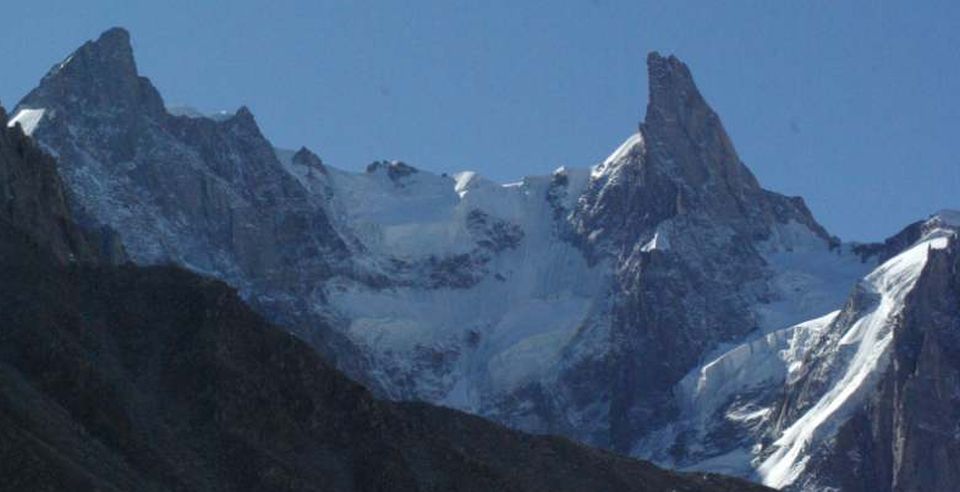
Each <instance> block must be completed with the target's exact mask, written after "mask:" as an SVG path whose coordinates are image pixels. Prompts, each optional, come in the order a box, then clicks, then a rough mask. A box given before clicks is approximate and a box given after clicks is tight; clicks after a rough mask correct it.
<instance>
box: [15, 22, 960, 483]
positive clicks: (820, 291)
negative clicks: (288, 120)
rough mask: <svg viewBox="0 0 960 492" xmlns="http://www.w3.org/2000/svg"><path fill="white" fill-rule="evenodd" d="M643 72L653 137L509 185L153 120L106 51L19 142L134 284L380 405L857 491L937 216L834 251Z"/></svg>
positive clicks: (688, 103)
mask: <svg viewBox="0 0 960 492" xmlns="http://www.w3.org/2000/svg"><path fill="white" fill-rule="evenodd" d="M647 65H648V68H649V77H650V83H649V86H650V94H649V101H648V107H647V113H646V116H645V119H644V121H643V122H641V123H640V124H639V126H638V128H636V129H635V131H633V132H629V129H627V130H628V131H627V132H625V133H630V135H629V136H628V137H627V138H626V140H625V141H624V142H623V143H622V144H621V145H620V146H618V147H616V150H615V151H614V152H613V153H612V154H611V155H610V156H609V157H607V158H606V159H604V160H602V161H601V162H599V163H597V164H596V165H594V166H586V167H584V168H582V169H569V168H560V169H558V170H557V171H555V172H554V173H553V174H551V175H549V176H534V177H527V178H524V179H522V180H521V181H519V182H516V183H510V184H506V185H501V184H497V183H493V182H491V181H489V180H486V179H484V178H483V177H481V176H479V175H477V174H476V173H473V172H459V173H454V174H449V175H447V174H443V175H436V174H433V173H430V172H427V171H423V170H418V169H416V168H415V167H412V166H410V165H408V164H405V163H402V162H376V163H373V164H371V165H370V166H368V168H367V169H366V172H362V173H353V172H347V171H342V170H339V169H336V168H335V167H332V166H330V165H328V164H326V163H324V162H323V161H322V160H321V159H320V157H318V156H317V155H316V154H314V153H313V152H311V151H309V150H308V149H305V148H303V149H300V150H299V151H296V152H294V151H287V150H282V149H275V148H273V147H272V145H271V144H270V143H269V141H268V140H267V139H266V138H265V137H264V136H263V134H262V133H261V132H260V130H259V128H258V127H257V125H256V122H255V120H254V118H253V115H252V114H251V113H250V112H249V111H248V110H246V109H245V108H241V109H240V110H238V111H237V112H236V114H234V115H231V116H229V117H223V116H222V115H216V116H214V117H205V116H203V115H200V114H198V113H196V112H195V111H190V110H184V109H183V108H179V109H177V110H173V111H171V110H168V109H166V108H165V106H164V103H163V100H162V99H161V97H160V95H159V94H158V93H157V91H156V90H155V89H154V88H153V86H152V85H151V84H150V82H149V81H148V80H147V79H146V78H143V77H141V76H140V75H139V74H138V73H137V70H136V65H135V62H134V60H133V53H132V49H131V48H130V45H129V37H128V34H127V33H126V32H125V31H123V30H122V29H112V30H110V31H107V32H106V33H104V34H103V35H102V36H101V37H100V38H99V39H98V40H96V41H92V42H89V43H87V44H85V45H84V46H82V47H81V48H80V49H78V50H77V51H76V52H75V53H74V54H72V55H70V56H69V57H68V58H67V59H66V60H64V61H63V62H62V63H60V64H58V65H56V66H54V68H53V69H52V70H51V71H50V72H49V73H48V74H47V75H46V76H45V77H44V78H43V80H42V81H41V83H40V85H39V86H38V87H37V88H36V89H35V90H34V91H32V92H31V93H30V94H28V95H27V96H26V97H25V98H24V99H23V100H22V101H21V102H20V104H19V105H18V106H17V108H16V110H15V111H14V113H13V116H12V117H11V119H10V124H11V125H13V124H20V126H21V127H22V128H23V130H24V131H25V132H26V133H28V134H30V135H32V136H33V138H35V139H36V140H37V141H38V142H40V143H41V144H42V145H43V146H44V147H45V148H47V149H48V150H50V151H51V152H52V153H54V154H55V155H57V156H58V158H59V160H58V162H59V165H60V170H61V173H62V175H63V176H64V180H65V181H66V183H67V185H68V187H69V189H70V190H71V193H72V194H71V197H70V198H71V199H72V201H73V202H74V203H75V206H76V207H78V208H80V209H81V210H82V213H83V214H84V215H86V216H88V217H89V220H91V221H98V222H100V223H102V224H104V225H105V226H109V227H110V228H112V229H114V230H116V231H117V232H118V233H119V235H120V239H121V241H122V243H123V247H124V248H125V250H126V251H127V254H128V255H129V256H130V258H132V259H133V260H134V261H136V262H139V263H143V264H151V263H163V262H171V261H172V262H176V263H178V264H181V265H183V266H186V267H188V268H191V269H193V270H195V271H198V272H201V273H204V274H208V275H213V276H216V277H219V278H222V279H224V280H225V281H227V282H229V283H231V284H232V285H234V286H236V287H237V288H238V289H239V290H240V292H241V294H242V295H243V296H244V297H245V298H246V299H248V300H249V301H250V302H251V303H252V304H253V305H254V306H255V307H256V308H258V309H259V310H260V311H261V312H263V313H265V314H266V315H268V316H269V317H271V318H272V319H273V320H274V321H277V322H279V323H281V324H284V325H286V326H288V327H289V328H290V329H291V330H292V331H294V332H295V333H297V334H298V335H299V336H301V337H302V338H304V339H305V340H307V341H309V342H311V343H312V344H313V345H314V347H315V348H317V349H318V350H320V351H321V352H322V353H324V354H325V355H326V356H327V357H328V358H330V359H331V360H333V361H334V362H335V363H336V364H337V365H338V367H340V368H341V369H343V370H345V371H346V372H348V374H350V375H352V376H353V377H355V378H357V379H360V380H362V381H363V382H365V383H367V384H368V385H369V386H371V388H372V389H373V390H374V391H375V392H377V393H379V394H381V395H385V396H388V397H391V398H395V399H419V400H426V401H429V402H434V403H440V404H443V405H447V406H451V407H454V408H458V409H462V410H467V411H470V412H473V413H477V414H480V415H483V416H486V417H489V418H492V419H494V420H498V421H500V422H503V423H505V424H507V425H510V426H513V427H516V428H519V429H523V430H529V431H534V432H545V433H559V434H564V435H567V436H570V437H573V438H575V439H578V440H581V441H584V442H587V443H590V444H594V445H599V446H603V447H608V448H611V449H614V450H617V451H620V452H629V453H633V454H636V455H639V456H644V457H649V458H653V459H655V460H657V461H659V462H661V463H665V464H669V465H672V466H676V467H684V468H690V469H698V470H699V469H706V470H717V471H723V472H727V473H735V474H739V475H742V476H747V477H751V478H754V479H757V480H762V481H764V482H765V483H769V484H773V485H777V486H796V487H800V488H803V487H806V488H817V487H821V486H826V485H828V484H836V483H842V484H843V487H845V488H849V486H848V485H846V483H847V482H845V481H844V480H847V479H848V477H846V476H844V477H841V476H840V475H838V474H837V473H834V472H831V471H829V470H828V469H827V468H828V467H827V466H826V465H824V464H823V463H827V462H829V461H830V460H831V459H833V458H830V457H831V456H833V454H836V453H839V452H841V450H847V449H848V448H844V447H842V446H841V443H838V436H842V435H844V434H843V432H845V430H846V429H849V426H850V425H853V424H849V423H850V422H852V421H854V420H855V419H857V418H860V417H858V415H861V414H862V413H863V412H869V411H871V410H868V408H873V407H870V405H873V406H874V407H876V408H878V410H876V411H875V412H874V413H875V414H876V413H877V412H882V411H887V410H889V409H887V408H886V407H883V408H881V407H882V405H880V406H877V405H879V404H878V403H870V402H872V401H885V400H876V398H878V397H875V395H876V394H877V391H881V389H878V388H886V387H887V386H884V385H893V386H891V388H897V386H896V384H894V383H889V384H888V383H886V381H888V380H889V379H890V378H891V377H893V376H890V374H891V371H893V370H894V369H893V368H896V367H898V366H897V365H896V364H889V360H890V359H891V357H892V356H891V355H890V353H891V352H895V351H896V350H895V349H896V347H897V336H896V334H897V333H899V332H898V331H897V330H898V326H899V325H898V323H901V321H897V320H899V319H900V318H899V316H901V313H903V312H905V310H906V309H907V308H908V307H909V305H910V302H909V300H910V299H911V293H912V292H913V291H914V290H915V289H917V288H919V287H918V286H920V285H922V284H923V281H922V279H923V277H924V276H925V274H924V273H923V272H926V271H927V270H928V269H929V268H927V267H925V265H926V264H927V263H929V262H928V261H927V258H928V256H929V257H931V258H933V257H939V256H938V255H940V253H930V254H929V255H928V252H927V250H928V249H929V248H930V247H934V248H940V249H943V250H944V251H948V250H950V251H952V249H951V248H952V246H949V245H948V243H949V242H950V241H951V240H950V237H952V236H951V234H953V232H952V231H953V229H952V225H951V224H953V223H954V222H953V221H954V220H955V217H954V216H952V215H950V214H948V213H944V214H940V215H937V216H936V217H935V218H933V219H931V220H929V221H927V222H924V223H921V224H915V225H913V226H911V227H910V228H908V229H907V230H906V231H905V232H904V233H902V234H901V235H898V236H896V237H894V238H891V240H889V241H888V242H887V243H885V244H883V245H850V244H844V243H842V242H840V241H839V240H838V239H836V238H834V237H832V236H830V235H829V234H828V233H827V232H826V231H825V230H824V229H823V228H822V227H821V226H820V225H819V224H817V222H816V221H815V219H814V218H813V217H812V215H811V214H810V212H809V210H808V209H807V208H806V206H805V205H804V203H803V200H802V199H800V198H794V197H785V196H782V195H779V194H777V193H774V192H771V191H768V190H765V189H763V188H761V187H760V185H759V184H758V183H757V180H756V179H755V178H754V176H753V175H752V173H751V172H750V171H749V169H748V168H747V167H746V166H745V165H744V164H743V163H742V162H741V161H740V159H739V157H738V156H737V153H736V151H735V149H734V147H733V145H732V143H731V142H730V139H729V137H728V136H727V134H726V132H725V131H724V129H723V126H722V124H721V122H720V119H719V118H718V116H717V115H716V114H715V113H714V112H713V111H712V110H711V108H710V107H709V105H708V104H707V103H706V101H705V100H704V99H703V97H702V96H701V95H700V93H699V91H698V90H697V88H696V86H695V84H694V82H693V78H692V76H691V74H690V72H689V70H688V69H687V67H686V66H685V65H684V64H683V63H681V62H680V61H679V60H677V59H676V58H674V57H672V56H671V57H663V56H661V55H659V54H656V53H653V54H651V55H650V56H649V57H648V59H647ZM611 147H614V146H613V145H612V146H611ZM938 251H939V249H938ZM943 261H947V260H943ZM845 303H846V304H845ZM883 391H894V390H893V389H891V390H883ZM872 398H873V399H872ZM890 398H891V399H895V397H890ZM896 398H899V396H897V397H896ZM897 415H900V414H897ZM864 418H865V417H864ZM957 421H958V419H956V418H954V420H953V422H954V423H956V422H957ZM917 425H919V424H917ZM878 435H879V434H878ZM885 437H886V436H880V437H877V439H883V438H885ZM892 442H894V441H893V438H891V441H890V443H888V445H892V444H891V443H892ZM898 442H899V441H898ZM898 446H899V445H898ZM849 449H850V450H854V449H855V452H857V453H860V456H865V454H864V453H867V452H868V451H867V450H864V449H862V448H854V447H849ZM908 451H909V450H908ZM844 452H846V451H844ZM897 452H906V451H904V450H903V449H902V448H900V447H898V448H897ZM917 452H920V450H918V451H917ZM831 453H832V454H831ZM850 453H854V451H850ZM851 456H852V455H851ZM851 459H852V458H851ZM898 459H900V460H901V461H900V462H904V461H903V460H904V458H903V457H902V456H901V457H900V458H898ZM911 459H913V458H911ZM907 461H908V462H911V463H912V462H913V461H910V460H907ZM888 462H889V463H893V461H892V460H888V461H883V462H877V463H881V464H877V465H875V470H881V469H882V470H887V471H889V470H890V469H892V467H893V466H894V465H892V464H890V465H889V466H888ZM861 469H863V468H862V467H861ZM868 473H869V472H868V471H864V472H862V474H863V475H864V476H866V475H867V474H868ZM878 473H879V472H877V473H874V475H873V476H875V477H880V475H879V474H878ZM898 476H899V475H898ZM944 476H946V475H944ZM877 480H878V481H877V482H876V483H878V484H880V483H888V484H893V483H900V482H894V481H887V482H883V479H882V477H881V478H877ZM943 480H947V478H944V479H943ZM860 481H861V482H862V480H860ZM910 483H914V482H910ZM944 483H954V484H957V483H960V482H944ZM890 487H893V485H890ZM876 490H883V487H880V488H877V489H876ZM928 490H936V489H928ZM943 490H946V489H943Z"/></svg>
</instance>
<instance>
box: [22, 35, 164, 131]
mask: <svg viewBox="0 0 960 492" xmlns="http://www.w3.org/2000/svg"><path fill="white" fill-rule="evenodd" d="M74 104H75V105H78V106H79V107H78V108H77V109H81V110H85V109H92V108H100V109H103V108H117V107H118V106H119V107H124V108H144V109H147V110H148V111H151V112H162V111H163V101H162V99H161V98H160V94H159V93H158V92H157V90H156V89H155V88H154V87H153V86H152V85H151V84H150V81H149V80H147V79H146V78H143V77H140V75H139V74H138V73H137V64H136V61H135V60H134V56H133V47H132V45H131V44H130V33H129V32H127V30H126V29H123V28H121V27H114V28H111V29H108V30H106V31H104V32H103V33H102V34H101V35H100V37H98V38H97V39H96V40H93V41H87V42H86V43H84V44H83V45H82V46H80V48H78V49H77V50H76V51H74V52H73V53H72V54H70V56H68V57H67V58H66V59H65V60H64V61H63V62H61V63H59V64H57V65H54V67H53V68H52V69H51V70H50V71H49V72H48V73H47V74H46V75H45V76H44V77H43V80H41V82H40V86H39V87H37V88H36V89H34V90H33V91H32V92H31V93H30V94H28V95H27V96H26V97H25V98H24V99H23V101H21V102H20V105H22V106H29V107H39V108H43V107H53V106H57V105H68V106H69V105H74Z"/></svg>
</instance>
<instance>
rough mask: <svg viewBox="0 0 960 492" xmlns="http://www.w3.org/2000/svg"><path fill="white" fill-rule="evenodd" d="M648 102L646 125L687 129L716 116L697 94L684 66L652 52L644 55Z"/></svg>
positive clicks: (675, 58) (697, 91) (676, 60)
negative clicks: (645, 59)
mask: <svg viewBox="0 0 960 492" xmlns="http://www.w3.org/2000/svg"><path fill="white" fill-rule="evenodd" d="M647 74H648V78H649V86H650V101H649V103H648V105H647V115H646V118H645V123H646V124H647V125H648V126H649V125H651V124H670V123H679V124H681V125H684V126H686V125H688V124H690V123H691V122H692V121H693V120H696V119H698V117H702V116H715V115H713V110H711V109H710V107H709V105H708V104H707V102H706V101H705V100H704V99H703V96H701V95H700V91H699V90H697V85H696V84H695V83H694V81H693V75H692V74H691V73H690V69H689V68H687V65H686V64H684V63H683V62H682V61H680V60H679V59H678V58H677V57H675V56H673V55H670V56H666V57H665V56H662V55H660V53H658V52H656V51H654V52H651V53H650V54H649V55H647Z"/></svg>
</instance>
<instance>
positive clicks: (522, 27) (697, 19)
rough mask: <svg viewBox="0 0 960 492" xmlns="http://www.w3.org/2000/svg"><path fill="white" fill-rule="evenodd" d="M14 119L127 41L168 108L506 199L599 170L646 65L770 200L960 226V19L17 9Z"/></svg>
mask: <svg viewBox="0 0 960 492" xmlns="http://www.w3.org/2000/svg"><path fill="white" fill-rule="evenodd" d="M3 13H4V23H3V24H4V27H3V29H2V31H3V44H2V46H3V47H2V48H0V66H2V71H0V73H2V76H0V101H3V102H4V104H5V105H7V106H12V105H13V104H14V103H15V102H16V101H17V100H18V99H19V98H20V97H21V96H22V95H23V94H25V93H26V92H27V91H28V90H29V89H30V88H32V87H33V86H34V85H35V84H36V83H37V81H38V80H39V79H40V77H41V76H42V75H43V74H44V73H45V72H46V70H47V69H48V68H49V67H50V66H51V65H52V64H53V63H54V62H57V61H59V60H60V59H61V58H63V57H64V56H65V55H66V54H68V53H69V52H70V51H72V50H73V49H74V48H75V47H77V46H79V45H80V44H81V43H82V42H84V41H85V40H87V39H90V38H94V37H96V36H97V35H98V34H99V33H100V32H101V31H103V30H105V29H107V28H109V27H111V26H114V25H120V26H124V27H126V28H128V29H129V30H130V31H131V33H132V35H133V42H134V49H135V51H136V54H137V58H138V64H139V67H140V71H141V73H142V74H144V75H146V76H148V77H150V78H151V79H152V80H153V82H154V83H155V84H156V85H157V87H158V88H159V89H160V92H161V93H162V94H163V96H164V98H165V99H166V101H167V102H168V104H171V103H186V104H189V105H192V106H194V107H197V108H199V109H201V110H205V111H214V110H219V109H234V108H236V107H237V106H238V105H240V104H247V105H248V106H250V108H251V109H252V110H253V112H254V114H255V115H256V117H257V120H258V121H259V123H260V126H261V128H262V129H263V131H264V132H265V133H266V135H267V136H268V137H269V138H271V140H272V141H273V142H274V143H275V144H276V145H278V146H282V147H299V146H300V145H302V144H305V145H307V146H308V147H311V148H312V149H314V150H315V151H317V152H318V153H319V154H320V155H321V157H323V158H324V159H325V160H326V161H327V162H328V163H330V164H333V165H335V166H339V167H342V168H348V169H360V168H361V167H362V166H365V165H366V164H367V163H369V162H370V161H373V160H375V159H384V158H389V159H402V160H405V161H407V162H409V163H411V164H413V165H416V166H418V167H421V168H425V169H429V170H434V171H456V170H462V169H473V170H477V171H480V172H481V173H482V174H484V175H486V176H488V177H491V178H493V179H496V180H500V181H510V180H515V179H517V178H519V177H521V176H523V175H526V174H542V173H547V172H550V171H552V170H553V169H554V168H556V167H557V166H559V165H561V164H566V165H572V166H587V165H589V164H591V163H594V162H596V161H598V160H600V159H602V158H603V157H604V156H605V155H606V154H607V153H609V152H610V151H611V150H612V149H614V148H615V147H616V146H617V145H618V144H619V143H620V141H621V140H622V139H623V138H625V137H626V136H627V135H629V134H630V133H631V132H632V131H633V130H634V129H635V127H636V123H637V121H638V120H640V119H641V117H642V115H643V110H644V108H645V104H646V83H647V82H646V74H645V67H644V60H645V56H646V53H647V52H648V51H651V50H659V51H661V52H664V53H674V54H676V55H677V56H679V57H680V58H681V59H683V60H684V61H685V62H687V64H688V65H690V67H691V69H692V70H693V73H694V76H695V78H696V80H697V82H698V84H699V86H700V89H701V91H702V92H703V93H704V94H705V96H706V97H707V99H708V100H709V101H710V102H711V103H712V104H713V106H714V108H715V109H716V110H717V111H718V112H719V113H720V115H721V117H722V118H723V121H724V123H725V125H726V127H727V130H728V131H729V132H730V134H731V135H732V138H733V141H734V143H735V145H736V146H737V149H738V151H739V152H740V156H741V158H742V159H743V160H744V161H745V162H746V163H747V165H749V166H750V167H751V169H753V171H754V172H755V173H756V175H757V177H758V178H759V179H760V181H761V183H763V184H764V185H765V186H766V187H767V188H769V189H773V190H776V191H779V192H783V193H786V194H791V195H802V196H803V197H805V198H806V199H807V203H808V204H809V205H810V207H811V208H812V209H813V211H814V214H815V215H816V216H817V218H818V219H819V220H820V221H821V222H822V223H823V224H824V225H825V226H826V227H827V228H828V229H829V230H830V231H831V232H832V233H834V234H838V235H840V236H841V237H842V238H844V239H858V240H873V239H879V238H882V237H885V236H887V235H889V234H891V233H893V232H895V231H896V230H898V229H899V228H900V227H901V226H903V225H905V224H907V223H908V222H910V221H913V220H916V219H918V218H922V217H923V216H925V215H926V214H928V213H930V212H933V211H935V210H937V209H940V208H947V207H952V208H960V193H958V191H960V134H958V133H960V97H958V89H960V2H957V1H956V0H948V1H923V2H907V1H901V2H891V1H879V2H876V1H857V2H839V1H794V2H786V1H783V2H781V1H750V2H748V1H729V2H728V1H724V2H718V1H706V0H705V1H700V2H687V1H678V2H673V1H671V2H667V1H663V2H643V1H636V0H634V1H629V0H625V1H619V0H617V1H615V0H592V1H591V0H583V1H580V0H564V1H520V2H517V1H501V0H484V1H458V0H434V1H415V0H410V1H370V0H353V1H347V0H343V1H300V2H293V1H282V0H280V1H273V2H266V1H264V2H255V1H247V0H233V1H229V2H228V1H223V2H202V1H179V0H176V1H171V0H164V1H159V0H158V1H153V2H139V1H129V0H123V1H120V0H117V1H107V0H97V1H84V2H75V1H59V2H52V1H42V0H41V1H35V2H26V1H18V2H7V3H6V4H5V5H4V7H3Z"/></svg>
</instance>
